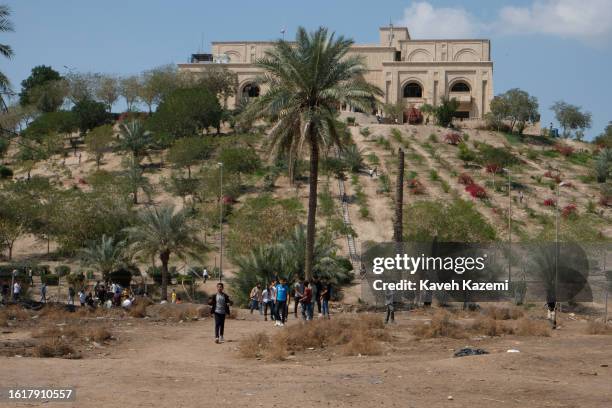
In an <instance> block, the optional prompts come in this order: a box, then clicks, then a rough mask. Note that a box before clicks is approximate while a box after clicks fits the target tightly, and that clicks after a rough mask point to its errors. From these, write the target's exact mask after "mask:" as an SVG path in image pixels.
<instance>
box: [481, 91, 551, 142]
mask: <svg viewBox="0 0 612 408" xmlns="http://www.w3.org/2000/svg"><path fill="white" fill-rule="evenodd" d="M538 109H539V104H538V99H537V98H536V97H535V96H531V95H529V94H528V93H527V92H526V91H523V90H521V89H518V88H514V89H510V90H509V91H507V92H505V93H503V94H501V95H497V96H496V97H494V98H493V100H492V101H491V114H492V115H493V117H494V118H495V119H496V121H498V122H501V121H508V122H509V126H510V130H511V131H512V132H514V130H515V129H516V131H517V132H518V133H519V134H522V133H523V130H525V127H526V126H527V123H534V122H537V121H539V120H540V113H539V111H538Z"/></svg>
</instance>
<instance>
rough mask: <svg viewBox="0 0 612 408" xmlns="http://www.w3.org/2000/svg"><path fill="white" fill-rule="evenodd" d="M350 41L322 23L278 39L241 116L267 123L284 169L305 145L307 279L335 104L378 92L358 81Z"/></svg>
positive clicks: (357, 60) (333, 140) (361, 100)
mask: <svg viewBox="0 0 612 408" xmlns="http://www.w3.org/2000/svg"><path fill="white" fill-rule="evenodd" d="M352 44H353V41H352V40H350V39H346V38H344V37H342V36H340V37H337V38H336V37H335V36H334V34H331V35H329V34H328V30H327V29H326V28H319V29H318V30H317V31H315V32H313V33H307V32H306V30H305V29H304V28H302V27H300V28H298V32H297V35H296V42H295V43H289V42H286V41H284V40H279V41H278V42H277V43H276V44H275V46H274V47H273V48H272V49H270V50H268V51H266V54H265V56H264V58H262V59H260V60H259V61H258V62H257V64H256V65H257V66H258V67H259V68H262V69H263V70H264V72H265V74H264V75H263V77H262V78H261V79H260V80H259V83H260V84H261V85H265V86H267V88H268V89H267V91H266V92H265V94H263V95H261V96H260V97H258V98H253V101H252V102H251V103H250V104H249V105H248V106H247V108H246V111H245V112H244V115H243V120H245V121H247V122H248V121H250V120H254V119H266V120H268V121H270V122H271V123H272V124H273V126H272V130H271V132H270V147H271V148H272V149H273V150H277V151H284V152H285V153H287V154H288V156H289V158H290V163H289V167H290V168H291V167H292V163H293V160H294V159H295V158H297V157H299V156H300V155H301V154H303V149H304V147H305V146H307V147H308V149H309V155H310V177H309V178H310V190H309V199H308V224H307V235H308V240H307V248H306V259H305V276H306V278H307V279H311V278H312V261H313V251H314V241H315V226H316V210H317V183H318V169H319V153H320V152H321V151H324V149H325V147H326V146H330V145H334V144H335V145H340V140H341V136H342V135H341V133H342V132H341V129H340V128H339V126H338V122H337V120H336V117H337V115H338V108H339V107H340V106H342V105H343V104H348V105H350V106H354V107H356V108H359V109H361V110H363V111H369V110H370V109H371V108H372V104H373V102H374V100H375V99H374V97H375V96H376V95H382V91H381V90H380V89H378V88H377V87H375V86H373V85H370V84H368V83H366V82H365V81H364V80H363V74H364V73H365V72H366V66H365V65H364V63H363V60H362V58H361V57H359V56H353V55H347V53H348V51H349V49H350V47H351V45H352Z"/></svg>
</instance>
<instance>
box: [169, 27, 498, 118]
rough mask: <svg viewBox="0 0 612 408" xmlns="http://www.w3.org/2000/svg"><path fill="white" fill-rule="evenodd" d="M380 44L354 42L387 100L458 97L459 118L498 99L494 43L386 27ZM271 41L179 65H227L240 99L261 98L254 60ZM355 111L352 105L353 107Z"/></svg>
mask: <svg viewBox="0 0 612 408" xmlns="http://www.w3.org/2000/svg"><path fill="white" fill-rule="evenodd" d="M379 33H380V41H379V44H375V45H357V44H356V45H354V46H353V47H352V49H351V51H350V52H351V53H354V54H359V55H362V56H363V58H364V60H365V63H366V65H367V74H366V75H365V79H366V80H367V81H369V82H371V83H373V84H375V85H377V86H378V87H380V88H381V89H382V90H383V91H384V96H383V97H382V102H384V103H397V102H400V101H401V100H402V99H403V100H404V101H405V102H406V106H407V107H410V106H414V107H417V108H418V107H419V106H420V105H422V104H424V103H427V104H431V105H437V104H438V103H440V101H441V99H442V98H443V97H448V98H455V99H457V100H458V101H459V103H460V105H459V110H458V112H457V117H459V118H461V119H480V118H482V117H483V115H484V114H485V113H487V112H488V110H489V103H490V101H491V99H492V98H493V62H492V61H491V42H490V41H489V40H486V39H464V40H461V39H457V40H452V39H449V40H418V39H412V38H410V33H409V31H408V28H406V27H393V26H389V27H381V28H380V29H379ZM273 45H274V42H272V41H265V42H264V41H218V42H213V43H212V53H211V54H194V55H192V57H191V61H190V63H187V64H179V70H180V71H183V72H193V73H197V72H203V71H205V70H206V69H207V67H209V66H210V64H222V65H223V66H225V67H226V68H227V69H229V70H231V71H233V72H235V73H236V74H237V76H238V84H237V92H236V97H235V98H232V99H231V100H229V101H228V105H229V107H232V106H234V105H235V104H236V100H237V98H256V97H258V96H259V93H260V92H263V90H261V89H260V87H259V86H258V85H257V83H256V78H257V76H258V75H259V74H260V72H261V71H260V70H259V69H258V68H257V67H256V65H255V62H256V61H257V59H258V58H261V57H263V55H264V52H265V50H266V49H268V48H270V47H272V46H273ZM348 109H350V107H348Z"/></svg>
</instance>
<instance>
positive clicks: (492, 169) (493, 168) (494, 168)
mask: <svg viewBox="0 0 612 408" xmlns="http://www.w3.org/2000/svg"><path fill="white" fill-rule="evenodd" d="M486 169H487V173H493V174H497V173H501V171H502V168H501V166H498V165H497V164H495V163H490V164H487V167H486Z"/></svg>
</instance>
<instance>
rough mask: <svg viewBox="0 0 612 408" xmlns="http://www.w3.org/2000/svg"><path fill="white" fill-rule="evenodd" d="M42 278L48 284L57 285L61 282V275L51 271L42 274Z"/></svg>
mask: <svg viewBox="0 0 612 408" xmlns="http://www.w3.org/2000/svg"><path fill="white" fill-rule="evenodd" d="M40 280H41V281H42V282H43V283H46V284H47V286H57V285H58V284H59V276H57V275H55V274H51V273H48V274H46V275H43V276H41V278H40Z"/></svg>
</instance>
